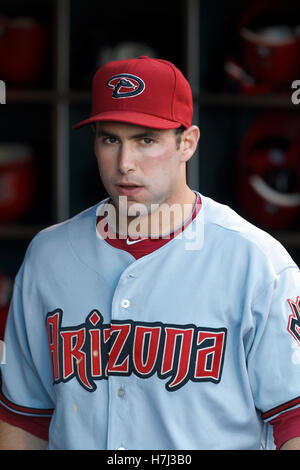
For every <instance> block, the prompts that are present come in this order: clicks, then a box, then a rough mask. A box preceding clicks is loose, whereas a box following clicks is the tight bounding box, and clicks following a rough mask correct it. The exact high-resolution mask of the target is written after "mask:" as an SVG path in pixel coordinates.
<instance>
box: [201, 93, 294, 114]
mask: <svg viewBox="0 0 300 470" xmlns="http://www.w3.org/2000/svg"><path fill="white" fill-rule="evenodd" d="M194 101H195V102H197V103H198V104H199V105H200V106H221V107H222V106H224V107H247V108H281V109H291V110H294V111H297V110H298V111H299V110H300V107H297V105H295V104H293V103H292V100H291V97H290V96H287V95H275V94H270V95H242V94H236V95H235V94H233V93H227V92H226V93H224V92H221V93H208V92H205V91H201V92H200V93H199V94H198V95H197V96H195V97H194Z"/></svg>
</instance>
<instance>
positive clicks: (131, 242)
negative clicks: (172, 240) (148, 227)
mask: <svg viewBox="0 0 300 470" xmlns="http://www.w3.org/2000/svg"><path fill="white" fill-rule="evenodd" d="M143 240H147V238H141V239H140V240H128V238H126V243H127V245H133V244H134V243H138V242H142V241H143Z"/></svg>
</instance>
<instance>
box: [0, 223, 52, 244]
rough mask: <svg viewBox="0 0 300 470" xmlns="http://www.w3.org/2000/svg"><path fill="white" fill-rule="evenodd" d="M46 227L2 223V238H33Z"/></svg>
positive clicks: (0, 226)
mask: <svg viewBox="0 0 300 470" xmlns="http://www.w3.org/2000/svg"><path fill="white" fill-rule="evenodd" d="M44 228H46V226H39V225H18V224H11V225H9V224H7V225H4V224H3V225H1V224H0V239H13V240H21V239H24V238H27V239H31V238H33V237H34V236H35V235H36V234H37V233H38V232H40V231H41V230H43V229H44Z"/></svg>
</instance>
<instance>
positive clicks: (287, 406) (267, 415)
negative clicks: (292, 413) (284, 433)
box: [261, 396, 300, 420]
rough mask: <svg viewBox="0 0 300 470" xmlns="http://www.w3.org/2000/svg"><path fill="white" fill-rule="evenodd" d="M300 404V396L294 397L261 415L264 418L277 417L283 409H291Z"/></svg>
mask: <svg viewBox="0 0 300 470" xmlns="http://www.w3.org/2000/svg"><path fill="white" fill-rule="evenodd" d="M299 405H300V396H299V397H297V398H294V399H293V400H290V401H287V402H286V403H283V404H281V405H279V406H277V407H275V408H272V409H271V410H269V411H266V412H265V413H263V414H262V415H261V417H262V419H263V420H266V419H270V418H275V416H276V415H278V414H280V413H282V412H283V411H289V410H291V409H292V408H295V407H297V406H299Z"/></svg>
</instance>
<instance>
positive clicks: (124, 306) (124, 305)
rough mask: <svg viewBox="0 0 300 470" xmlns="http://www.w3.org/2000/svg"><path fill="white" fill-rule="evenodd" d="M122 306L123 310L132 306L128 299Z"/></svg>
mask: <svg viewBox="0 0 300 470" xmlns="http://www.w3.org/2000/svg"><path fill="white" fill-rule="evenodd" d="M121 306H122V307H123V308H128V307H129V306H130V300H128V299H123V300H122V302H121Z"/></svg>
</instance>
